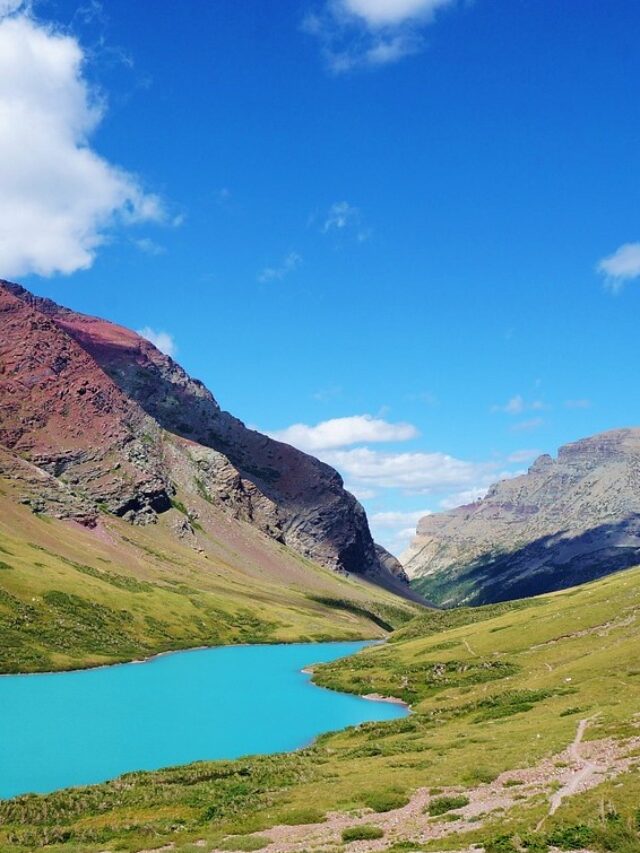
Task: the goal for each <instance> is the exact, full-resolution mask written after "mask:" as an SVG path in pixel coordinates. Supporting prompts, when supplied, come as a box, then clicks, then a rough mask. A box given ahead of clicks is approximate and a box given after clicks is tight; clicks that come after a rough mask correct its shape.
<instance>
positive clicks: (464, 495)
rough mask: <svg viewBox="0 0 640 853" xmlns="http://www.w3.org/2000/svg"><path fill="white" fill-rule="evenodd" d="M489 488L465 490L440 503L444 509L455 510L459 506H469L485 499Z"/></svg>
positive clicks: (449, 496) (481, 487) (478, 487)
mask: <svg viewBox="0 0 640 853" xmlns="http://www.w3.org/2000/svg"><path fill="white" fill-rule="evenodd" d="M488 491H489V488H488V487H487V486H476V487H475V488H471V489H463V490H462V491H461V492H454V493H453V494H452V495H448V496H447V497H446V498H444V500H441V501H440V506H441V507H442V509H455V508H456V507H459V506H467V505H468V504H473V503H475V502H476V501H479V500H480V499H481V498H483V497H484V496H485V495H486V494H487V492H488Z"/></svg>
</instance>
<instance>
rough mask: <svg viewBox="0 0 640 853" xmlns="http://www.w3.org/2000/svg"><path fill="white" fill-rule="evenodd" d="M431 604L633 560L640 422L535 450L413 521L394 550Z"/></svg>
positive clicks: (500, 594) (598, 573) (544, 588)
mask: <svg viewBox="0 0 640 853" xmlns="http://www.w3.org/2000/svg"><path fill="white" fill-rule="evenodd" d="M401 559H402V563H403V565H404V567H405V569H406V571H407V574H408V575H409V577H410V578H411V580H412V585H413V586H414V587H415V588H417V589H419V590H420V591H421V592H422V593H423V594H424V595H425V596H426V597H427V598H429V599H430V600H432V601H434V603H436V604H441V605H444V606H453V605H459V604H484V603H488V602H495V601H505V600H508V599H513V598H519V597H523V596H529V595H536V594H539V593H543V592H549V591H552V590H556V589H563V588H566V587H568V586H573V585H575V584H578V583H583V582H585V581H589V580H593V579H595V578H598V577H602V576H603V575H606V574H609V573H611V572H614V571H617V570H620V569H623V568H627V567H629V566H632V565H635V564H637V563H640V429H622V430H615V431H612V432H606V433H602V434H601V435H596V436H593V437H591V438H586V439H583V440H582V441H576V442H574V443H573V444H568V445H566V446H565V447H562V448H560V451H559V453H558V458H557V459H555V460H554V459H552V458H551V457H550V456H547V455H545V456H541V457H540V458H539V459H537V460H536V462H535V463H534V464H533V465H532V466H531V468H530V469H529V471H528V473H527V474H525V475H523V476H521V477H516V478H515V479H513V480H504V481H502V482H500V483H497V484H496V485H495V486H493V487H492V488H491V490H490V491H489V493H488V494H487V496H486V497H485V498H484V499H483V500H481V501H478V502H476V503H474V504H471V505H469V506H463V507H459V508H457V509H454V510H451V511H450V512H445V513H441V514H437V515H431V516H427V517H425V518H423V519H421V520H420V522H419V524H418V530H417V535H416V538H415V539H414V540H413V542H412V543H411V546H410V547H409V549H408V551H407V552H406V553H405V554H403V556H402V558H401Z"/></svg>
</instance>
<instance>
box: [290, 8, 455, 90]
mask: <svg viewBox="0 0 640 853" xmlns="http://www.w3.org/2000/svg"><path fill="white" fill-rule="evenodd" d="M455 2H456V0H323V2H322V3H320V4H319V5H318V6H317V10H316V12H314V13H313V14H311V15H308V16H307V18H306V19H305V21H304V24H303V29H304V30H306V32H308V33H310V34H311V35H313V36H315V37H316V38H317V39H318V41H319V43H320V46H321V49H322V53H323V56H324V59H325V62H326V63H327V66H328V68H329V69H330V70H331V71H332V72H333V73H335V74H342V73H345V72H348V71H352V70H354V69H357V68H367V67H368V68H373V67H380V66H382V65H389V64H391V63H393V62H398V61H399V60H400V59H403V58H404V57H406V56H410V55H411V54H413V53H417V52H418V51H419V50H421V49H422V46H423V37H422V32H421V31H422V29H423V27H424V26H425V25H427V24H429V23H431V22H432V21H433V18H434V16H435V14H436V12H438V11H439V10H440V9H444V8H445V7H446V6H452V5H454V4H455Z"/></svg>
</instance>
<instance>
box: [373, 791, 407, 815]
mask: <svg viewBox="0 0 640 853" xmlns="http://www.w3.org/2000/svg"><path fill="white" fill-rule="evenodd" d="M362 799H363V802H364V804H365V805H366V806H368V807H369V808H370V809H373V810H374V812H390V811H392V810H393V809H401V808H402V807H403V806H406V805H407V803H408V802H409V798H408V797H405V795H404V794H397V793H394V792H393V791H374V792H373V793H371V794H365V796H364V797H363V798H362Z"/></svg>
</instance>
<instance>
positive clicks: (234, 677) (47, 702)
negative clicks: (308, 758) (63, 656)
mask: <svg viewBox="0 0 640 853" xmlns="http://www.w3.org/2000/svg"><path fill="white" fill-rule="evenodd" d="M364 645H366V644H365V643H321V644H316V643H314V644H295V645H275V646H226V647H222V648H215V649H202V650H200V649H198V650H194V651H188V652H176V653H173V654H169V655H164V656H161V657H157V658H154V659H152V660H150V661H148V662H146V663H142V664H122V665H119V666H110V667H103V668H101V669H93V670H85V671H80V672H64V673H55V674H42V675H18V676H6V677H2V678H0V797H2V798H6V797H12V796H15V795H17V794H21V793H27V792H35V793H46V792H49V791H53V790H55V789H57V788H65V787H69V786H73V785H86V784H91V783H94V782H102V781H104V780H106V779H111V778H113V777H114V776H118V775H120V774H121V773H125V772H128V771H131V770H155V769H158V768H160V767H169V766H171V765H175V764H187V763H189V762H193V761H199V760H206V759H216V758H237V757H239V756H242V755H251V754H255V753H260V752H262V753H267V752H281V751H285V750H291V749H296V748H298V747H301V746H305V745H307V744H308V743H310V742H311V741H312V740H313V739H314V737H316V736H317V735H319V734H321V733H322V732H327V731H331V730H334V729H341V728H344V727H345V726H352V725H356V724H358V723H362V722H366V721H370V720H390V719H395V718H397V717H402V716H405V714H406V713H407V711H406V709H405V708H404V707H402V706H400V705H393V704H390V703H385V702H371V701H369V700H367V699H362V698H359V697H357V696H348V695H345V694H342V693H335V692H333V691H329V690H323V689H322V688H319V687H316V686H314V685H313V684H312V683H311V682H310V679H309V676H308V675H306V674H304V673H302V672H301V669H302V668H303V667H305V666H309V665H311V664H314V663H323V662H326V661H331V660H335V659H336V658H340V657H344V656H345V655H349V654H353V653H354V652H357V651H358V650H359V649H361V648H362V647H363V646H364Z"/></svg>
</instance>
